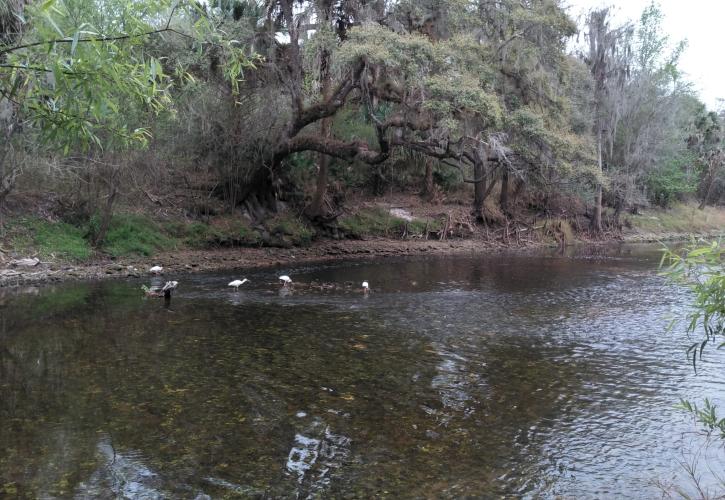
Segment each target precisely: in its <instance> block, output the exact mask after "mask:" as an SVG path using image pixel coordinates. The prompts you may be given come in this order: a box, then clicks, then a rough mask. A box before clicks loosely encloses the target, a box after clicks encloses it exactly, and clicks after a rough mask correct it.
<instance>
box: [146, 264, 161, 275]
mask: <svg viewBox="0 0 725 500" xmlns="http://www.w3.org/2000/svg"><path fill="white" fill-rule="evenodd" d="M163 270H164V268H163V267H161V266H153V267H152V268H151V269H149V272H150V273H153V274H161V272H162V271H163Z"/></svg>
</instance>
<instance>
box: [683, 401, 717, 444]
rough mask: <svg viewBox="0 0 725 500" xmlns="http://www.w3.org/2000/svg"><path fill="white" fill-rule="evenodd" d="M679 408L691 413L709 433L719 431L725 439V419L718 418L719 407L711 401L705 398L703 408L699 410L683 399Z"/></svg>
mask: <svg viewBox="0 0 725 500" xmlns="http://www.w3.org/2000/svg"><path fill="white" fill-rule="evenodd" d="M677 408H679V409H681V410H685V411H687V412H689V413H691V414H692V416H693V417H695V419H696V420H697V421H698V422H700V423H701V424H702V425H703V426H704V427H705V428H706V429H707V430H708V432H713V431H717V432H719V434H720V438H721V439H725V418H719V417H718V415H717V406H716V405H714V404H713V403H711V402H710V400H709V399H707V398H705V402H704V405H703V407H702V408H699V407H698V406H697V405H696V404H694V403H691V402H689V401H686V400H684V399H681V400H680V404H679V405H677Z"/></svg>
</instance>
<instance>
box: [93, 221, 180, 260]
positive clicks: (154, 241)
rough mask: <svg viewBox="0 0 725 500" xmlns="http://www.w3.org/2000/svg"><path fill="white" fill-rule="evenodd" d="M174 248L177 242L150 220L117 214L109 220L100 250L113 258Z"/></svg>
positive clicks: (149, 253) (150, 253)
mask: <svg viewBox="0 0 725 500" xmlns="http://www.w3.org/2000/svg"><path fill="white" fill-rule="evenodd" d="M176 247H177V241H176V240H175V239H174V238H172V237H170V236H168V235H167V234H166V233H165V232H164V231H163V229H162V228H161V226H160V225H158V224H156V223H155V222H154V221H152V220H151V219H149V218H147V217H143V216H140V215H131V214H118V215H115V216H114V217H113V219H112V220H111V226H110V227H109V229H108V234H106V239H105V240H104V242H103V245H102V246H101V250H103V251H104V252H106V253H108V254H110V255H113V256H115V257H121V256H125V255H146V256H148V255H153V254H154V253H156V252H157V251H159V250H171V249H173V248H176Z"/></svg>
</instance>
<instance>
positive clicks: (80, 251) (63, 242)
mask: <svg viewBox="0 0 725 500" xmlns="http://www.w3.org/2000/svg"><path fill="white" fill-rule="evenodd" d="M10 231H11V233H14V236H12V237H11V244H12V246H13V247H14V248H16V249H17V250H20V251H28V250H31V249H32V250H34V251H36V252H38V253H39V254H40V255H41V256H42V257H48V258H53V257H58V258H61V259H68V260H73V261H85V260H87V259H88V258H89V257H90V256H91V247H90V244H89V243H88V241H87V240H86V239H85V238H84V233H83V231H82V230H81V229H79V228H77V227H75V226H72V225H70V224H66V223H64V222H49V221H45V220H41V219H34V218H24V219H20V220H17V221H14V222H13V223H12V225H11V229H10Z"/></svg>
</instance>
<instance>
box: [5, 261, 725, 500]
mask: <svg viewBox="0 0 725 500" xmlns="http://www.w3.org/2000/svg"><path fill="white" fill-rule="evenodd" d="M656 261H657V257H656V255H650V256H649V257H647V258H643V257H640V256H638V255H619V256H617V257H616V258H605V257H602V256H601V255H595V256H586V258H578V257H576V258H573V257H515V258H476V259H472V258H471V259H468V258H455V259H412V260H390V261H379V262H374V263H362V262H355V263H349V264H344V265H341V264H335V265H327V266H324V265H322V266H309V267H300V268H299V269H296V270H295V272H294V276H295V281H296V282H299V283H302V284H304V283H310V282H313V281H316V282H319V283H345V282H352V283H361V282H362V281H363V280H370V281H371V283H373V284H374V288H375V291H374V293H371V294H370V295H369V296H364V295H363V294H362V293H359V290H353V289H349V287H339V288H327V289H317V288H313V287H307V288H305V287H304V286H300V287H298V288H296V289H294V290H292V293H291V294H286V295H284V296H280V289H279V287H278V286H272V285H268V284H269V283H275V278H276V273H274V272H273V271H269V272H268V271H258V272H256V273H253V274H251V275H250V276H249V277H250V278H251V279H252V282H251V283H249V285H250V286H249V287H248V288H245V290H244V291H240V292H238V293H236V292H234V291H230V290H229V289H228V287H227V286H226V284H227V283H228V281H229V278H230V277H229V276H226V275H197V276H187V277H184V278H182V279H181V280H180V281H181V285H180V288H179V290H178V294H177V295H175V297H174V299H173V301H172V304H171V307H170V308H168V309H167V308H165V307H164V304H163V301H162V300H158V299H145V298H143V297H142V295H141V293H140V291H139V287H140V284H141V282H140V281H139V282H136V281H131V282H128V283H125V282H106V283H91V284H76V285H63V286H57V287H54V288H43V289H40V291H39V292H38V293H37V294H34V293H35V292H33V293H28V294H15V295H13V296H7V295H6V296H4V297H3V299H2V300H3V303H4V307H3V309H2V310H0V312H1V313H2V317H0V420H1V421H2V422H3V424H2V425H0V443H2V445H3V446H2V447H0V487H1V488H4V491H5V493H8V492H15V494H19V495H25V496H31V497H34V496H58V497H66V496H77V497H80V498H84V497H88V498H90V497H94V496H121V497H123V496H126V497H130V498H134V497H135V498H154V497H155V496H158V497H184V498H205V495H206V496H209V497H214V498H216V497H225V496H233V495H237V496H242V497H274V498H277V497H298V498H308V497H319V496H325V497H351V496H352V497H372V496H391V497H411V496H412V497H430V496H433V497H461V496H486V495H494V496H496V495H498V496H501V495H504V496H505V495H515V496H555V495H565V496H573V497H589V496H598V497H608V496H625V497H626V496H633V495H632V492H633V491H636V492H637V495H634V496H641V495H640V494H644V492H646V494H644V496H654V495H657V493H658V490H657V489H656V487H654V486H653V481H654V480H657V479H662V478H671V477H672V476H673V475H676V474H678V473H679V471H680V470H681V468H680V467H679V466H678V464H677V462H676V460H677V459H678V458H679V457H680V456H681V450H683V449H685V448H686V447H689V446H692V445H693V443H694V444H696V445H700V444H701V443H702V441H701V440H698V439H699V438H697V437H694V438H693V437H692V435H691V434H690V433H691V431H692V430H693V426H692V425H691V423H690V421H689V420H688V419H687V417H686V416H684V415H682V414H680V413H678V412H676V411H675V410H674V409H673V405H674V403H676V402H677V401H678V399H679V398H680V397H688V398H692V399H699V398H701V397H703V396H705V395H707V396H710V397H712V396H715V399H716V402H718V399H719V398H718V396H719V395H720V394H722V387H723V383H724V382H725V377H723V374H722V373H721V372H720V371H718V370H717V367H718V363H721V362H722V357H721V356H722V353H716V352H714V351H713V352H712V353H711V354H709V355H708V356H706V359H705V361H704V362H703V364H702V372H701V373H700V374H699V375H698V376H695V375H694V374H693V373H692V370H691V368H690V367H689V366H688V365H687V364H686V363H685V361H684V354H683V353H684V350H683V345H684V344H686V340H684V339H683V337H679V336H677V335H675V334H673V335H664V334H663V333H662V332H664V327H665V325H666V324H667V322H668V320H667V319H666V318H665V316H667V315H668V314H669V315H672V314H674V315H681V314H682V313H683V304H684V303H685V300H686V295H685V294H684V292H683V291H682V290H678V289H676V288H671V287H665V286H664V285H663V281H662V279H661V278H660V277H658V276H657V274H656ZM283 290H284V289H283ZM287 291H290V290H287ZM715 458H717V457H715Z"/></svg>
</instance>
